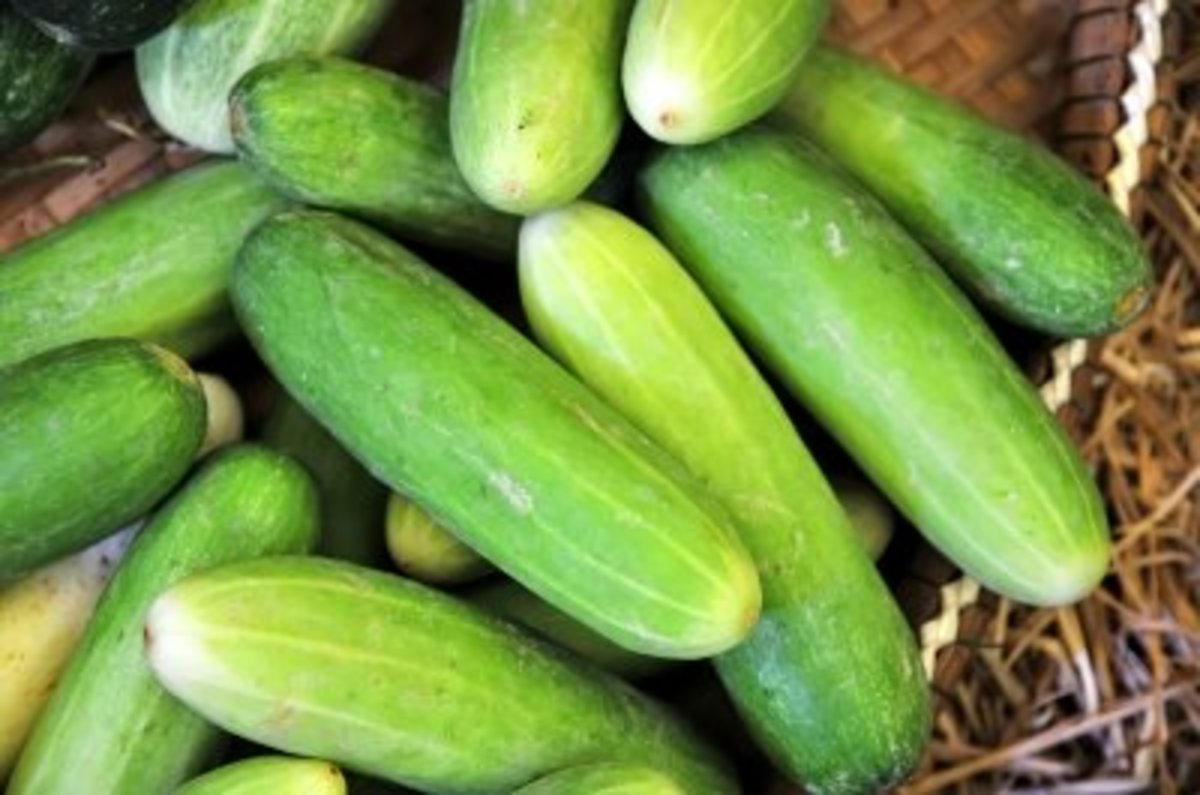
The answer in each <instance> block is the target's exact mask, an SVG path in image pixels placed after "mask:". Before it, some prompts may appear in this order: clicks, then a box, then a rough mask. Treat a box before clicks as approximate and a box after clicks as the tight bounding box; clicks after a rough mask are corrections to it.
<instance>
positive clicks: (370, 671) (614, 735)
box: [145, 557, 737, 795]
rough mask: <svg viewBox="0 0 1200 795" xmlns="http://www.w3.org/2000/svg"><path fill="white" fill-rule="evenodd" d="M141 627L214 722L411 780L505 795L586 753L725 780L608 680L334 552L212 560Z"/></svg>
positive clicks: (177, 688) (679, 734) (707, 785)
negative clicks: (328, 556) (224, 562)
mask: <svg viewBox="0 0 1200 795" xmlns="http://www.w3.org/2000/svg"><path fill="white" fill-rule="evenodd" d="M363 627H369V628H370V630H371V631H369V632H364V631H363ZM145 635H146V655H147V658H148V659H149V661H150V665H151V667H152V668H153V669H154V672H155V674H156V675H157V676H158V678H159V681H161V682H162V683H163V685H164V686H165V687H166V688H167V689H168V690H170V691H171V693H173V694H174V695H175V696H176V697H178V698H179V699H181V700H182V701H183V702H184V703H186V704H188V705H189V706H191V707H192V708H193V709H195V710H197V711H198V712H200V713H201V714H202V715H204V716H206V717H207V718H208V719H209V720H211V721H213V722H214V723H216V724H217V725H219V726H222V727H224V728H225V729H227V730H228V731H231V732H233V733H235V734H238V735H241V736H243V737H246V738H248V739H251V740H253V741H255V742H258V743H261V744H263V745H267V746H269V747H273V748H278V749H280V750H283V751H287V752H289V753H296V754H303V755H307V756H316V757H320V758H322V759H330V760H332V761H334V762H337V763H338V764H341V765H343V766H345V767H346V768H349V769H351V770H355V771H358V772H361V773H366V774H368V775H372V776H378V777H380V778H384V779H388V780H390V781H394V782H396V783H399V784H403V785H406V786H412V787H414V788H416V789H419V790H422V791H428V792H445V793H479V792H510V791H512V790H513V789H514V788H516V787H519V786H521V785H523V784H526V783H528V782H529V781H531V780H533V779H535V778H539V777H541V776H544V775H546V774H548V773H551V772H553V771H555V770H559V769H561V768H563V767H568V766H573V765H579V764H584V763H587V762H592V761H596V760H601V759H602V760H611V761H614V762H627V763H631V764H642V765H654V766H655V767H656V768H657V769H659V770H661V771H663V773H665V774H666V775H669V776H671V777H672V778H674V779H675V780H677V781H678V782H679V783H680V785H681V786H682V787H683V788H684V790H685V791H686V792H688V793H690V795H709V794H710V793H711V795H717V794H718V793H731V792H736V791H737V790H736V786H735V784H734V783H733V781H732V780H731V779H730V778H729V777H728V774H727V772H726V770H725V768H724V764H723V763H722V762H721V760H720V759H719V758H718V757H717V756H716V755H715V754H714V753H713V752H712V750H710V749H709V748H708V747H706V746H705V745H703V744H702V743H701V742H700V741H699V740H698V739H697V738H696V737H695V736H694V735H693V734H692V733H691V732H690V730H689V729H687V728H686V727H685V726H684V724H682V723H681V722H679V721H678V720H677V719H675V718H674V717H673V716H672V715H671V714H670V713H668V712H667V711H666V710H665V709H663V708H662V707H660V706H659V705H657V704H656V703H654V702H652V701H650V700H649V699H648V698H646V697H645V696H643V695H641V694H639V693H637V692H636V691H634V690H633V689H632V688H629V687H628V686H626V685H624V684H623V683H622V682H620V681H619V680H617V679H613V678H611V677H609V676H607V675H605V674H604V673H602V672H600V671H598V670H596V669H593V668H590V667H586V666H583V665H580V664H578V663H576V662H573V661H572V660H570V659H569V658H567V657H565V656H561V655H558V654H556V653H554V651H553V650H552V649H550V648H549V647H547V646H543V645H542V644H539V643H537V642H535V641H533V640H531V639H530V638H529V637H528V636H526V635H524V634H523V633H520V632H517V631H516V630H514V629H513V628H512V627H510V626H508V625H507V624H505V623H503V622H501V621H498V620H496V619H494V618H491V617H489V616H487V615H486V614H484V613H482V612H480V611H479V610H477V609H475V608H473V607H471V606H469V605H466V604H464V603H463V602H461V601H458V600H456V599H453V598H451V597H449V596H446V595H445V594H442V593H440V592H438V591H435V590H433V589H431V588H427V587H425V586H422V585H418V584H417V583H414V582H412V581H409V580H405V579H403V578H401V577H395V576H392V575H387V574H383V573H381V572H377V571H372V570H370V569H364V568H360V567H357V566H353V565H351V564H348V563H342V562H339V561H332V560H325V559H318V558H307V559H306V558H299V557H276V558H264V559H261V560H256V561H242V562H240V563H235V564H232V565H229V566H223V567H220V568H216V569H212V570H210V571H208V572H204V573H202V574H198V575H196V576H195V577H192V578H189V579H188V580H186V581H184V582H182V583H180V584H179V585H177V586H175V587H174V588H172V589H171V590H169V591H167V592H166V593H165V594H164V595H163V596H161V597H159V599H158V600H157V601H156V602H155V604H154V607H153V608H152V609H151V610H150V613H149V616H148V618H147V621H146V628H145Z"/></svg>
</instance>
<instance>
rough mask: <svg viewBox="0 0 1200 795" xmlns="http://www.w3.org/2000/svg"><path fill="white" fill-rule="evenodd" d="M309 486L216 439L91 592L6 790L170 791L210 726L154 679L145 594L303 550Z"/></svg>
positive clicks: (213, 739) (309, 518)
mask: <svg viewBox="0 0 1200 795" xmlns="http://www.w3.org/2000/svg"><path fill="white" fill-rule="evenodd" d="M317 532H318V529H317V505H316V494H315V492H314V490H313V487H312V483H311V481H310V480H309V478H308V476H307V475H306V474H305V473H304V471H303V470H302V469H301V468H300V467H299V465H297V464H295V463H294V462H292V461H291V460H290V459H288V458H286V457H284V456H281V455H279V454H278V453H274V452H272V451H270V450H266V449H265V448H261V447H257V446H254V445H238V446H236V447H231V448H227V449H226V450H223V451H221V452H220V453H217V454H215V455H214V456H212V457H211V458H209V459H208V462H207V463H206V464H205V465H204V466H203V467H202V468H201V469H200V471H199V472H197V474H196V475H195V476H193V478H192V479H191V480H190V481H189V482H188V483H187V484H186V485H185V486H184V488H183V489H182V490H181V491H180V492H178V493H177V494H176V495H175V496H174V497H173V498H172V499H171V501H170V502H168V503H167V504H166V505H165V506H164V507H163V508H162V509H161V510H160V511H159V512H158V513H157V514H155V515H154V517H153V518H152V519H151V520H150V522H149V524H148V525H147V526H146V528H145V529H144V530H143V531H142V532H141V533H140V534H139V535H138V537H137V539H136V540H135V541H134V542H133V545H132V546H131V547H130V549H129V552H128V553H127V554H126V556H125V560H124V562H123V563H122V564H121V567H120V568H119V569H118V570H117V573H116V574H115V575H114V576H113V578H112V581H111V582H110V583H109V585H108V588H107V589H106V590H105V592H104V595H103V596H102V597H101V599H100V603H99V605H98V606H97V608H96V612H95V615H94V616H93V618H92V621H91V623H90V624H89V625H88V628H87V631H86V632H85V633H84V636H83V640H82V642H81V643H80V645H79V648H78V650H77V651H76V652H75V655H74V656H73V657H72V658H71V662H70V664H69V665H68V666H67V670H66V672H65V673H64V674H63V678H62V680H61V681H60V682H59V684H58V687H57V688H56V689H55V691H54V695H52V696H51V697H50V701H49V703H48V704H47V705H46V708H45V710H44V711H43V712H42V715H41V717H40V718H39V719H38V722H37V725H36V726H35V727H34V731H33V734H32V736H31V737H30V738H29V743H28V745H26V747H25V750H24V751H23V752H22V754H21V757H20V759H19V760H18V762H17V768H16V771H15V772H14V773H13V777H12V781H11V782H10V783H9V788H8V795H60V794H61V795H77V793H79V791H80V786H81V782H86V789H87V791H88V792H98V793H99V792H103V793H105V794H106V795H123V794H124V793H128V794H129V795H144V794H145V793H150V792H170V791H171V790H172V789H173V788H174V787H176V786H178V785H179V784H180V783H182V782H183V781H185V780H186V779H188V778H189V777H191V776H193V775H195V774H196V773H197V772H198V771H199V770H201V769H203V768H204V766H205V765H206V764H207V763H208V762H209V761H210V757H211V756H212V755H213V753H214V752H215V751H216V750H217V747H218V744H219V742H220V740H221V733H220V731H219V730H218V729H217V728H216V727H214V726H212V725H210V724H209V723H207V722H206V721H205V720H204V719H202V718H201V717H200V716H199V715H197V714H195V713H194V712H192V711H191V710H189V709H188V708H187V707H185V706H184V705H183V704H181V703H180V702H178V701H177V700H175V699H174V698H172V697H171V695H170V694H169V693H167V692H166V691H165V690H163V689H162V687H161V686H159V684H158V683H157V681H156V680H155V678H154V676H153V675H152V673H151V671H150V669H149V667H148V666H147V665H146V661H145V659H144V657H143V652H142V633H141V630H140V625H141V623H142V621H143V620H144V618H145V615H146V612H147V610H148V609H149V607H150V604H151V602H152V601H153V600H154V599H155V597H157V596H158V594H159V593H161V592H162V591H163V590H165V589H166V588H167V587H169V586H170V585H172V584H173V583H174V582H176V581H177V580H179V579H181V578H183V577H185V576H187V575H189V574H191V573H193V572H196V571H201V570H203V569H207V568H210V567H212V566H215V565H218V564H221V563H224V562H227V561H232V560H238V559H240V558H247V557H254V556H258V555H265V554H272V553H275V554H278V553H289V552H302V551H306V550H308V549H309V548H311V546H312V545H313V543H315V541H316V538H317Z"/></svg>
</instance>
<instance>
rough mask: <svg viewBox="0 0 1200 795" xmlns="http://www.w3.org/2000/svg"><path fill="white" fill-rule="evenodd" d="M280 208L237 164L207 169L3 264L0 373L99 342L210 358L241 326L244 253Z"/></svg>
mask: <svg viewBox="0 0 1200 795" xmlns="http://www.w3.org/2000/svg"><path fill="white" fill-rule="evenodd" d="M284 204H285V202H284V200H283V199H282V198H280V197H278V196H276V195H275V194H274V193H272V192H270V191H269V190H267V189H266V188H265V187H263V186H262V185H261V184H260V183H259V182H258V180H257V179H255V178H254V177H253V176H251V174H250V172H249V171H247V170H246V169H245V168H243V167H242V166H240V165H238V164H236V163H219V164H203V165H199V166H196V167H194V168H191V169H188V170H187V171H185V172H183V173H181V174H178V175H175V176H172V177H168V178H167V179H164V180H161V181H159V182H156V183H154V184H153V185H150V186H149V187H146V188H143V189H141V190H140V191H138V192H137V193H133V194H130V195H128V196H124V197H122V198H120V199H118V200H116V201H115V202H113V203H112V204H109V205H107V206H105V207H101V208H100V209H98V210H96V211H95V212H92V213H90V214H88V215H87V216H85V217H83V218H80V219H78V220H75V221H72V222H71V223H70V224H67V225H66V226H62V227H59V228H58V229H56V230H55V231H53V232H51V233H49V234H47V235H44V236H43V237H40V238H37V239H36V240H33V241H31V242H30V243H27V244H26V245H24V246H22V247H21V248H19V249H17V250H16V251H13V252H11V253H9V254H5V255H3V256H0V306H3V307H4V308H5V311H3V312H0V366H4V365H6V364H10V363H12V362H15V361H18V360H20V359H24V358H25V357H27V356H32V355H34V354H36V353H40V352H42V351H45V350H49V349H51V348H56V347H58V346H60V345H66V344H67V343H70V342H76V341H78V340H82V339H90V338H93V337H136V338H139V339H145V340H149V341H151V342H156V343H159V344H160V345H163V346H165V347H168V348H170V349H171V350H173V351H175V352H176V353H178V354H180V355H181V356H185V357H188V358H191V357H193V356H196V355H199V354H201V353H204V352H205V351H208V350H210V349H211V348H213V347H214V346H215V345H216V344H218V343H219V342H222V341H224V340H225V339H227V338H229V337H231V336H232V335H233V334H234V332H235V330H236V327H235V324H234V322H233V317H232V313H231V312H230V311H229V305H228V301H227V300H226V296H225V287H226V283H227V282H228V280H229V271H230V268H231V266H232V265H233V258H234V254H235V253H236V252H237V249H238V246H240V245H241V242H242V240H243V238H244V237H245V236H246V234H247V233H248V232H249V231H250V230H251V229H253V228H254V227H255V226H256V225H257V224H258V223H259V222H260V221H262V220H263V218H265V217H267V216H268V215H270V214H271V213H273V212H275V211H277V210H279V209H281V208H282V207H283V206H284Z"/></svg>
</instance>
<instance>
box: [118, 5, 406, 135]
mask: <svg viewBox="0 0 1200 795" xmlns="http://www.w3.org/2000/svg"><path fill="white" fill-rule="evenodd" d="M393 4H394V0H354V2H346V0H198V1H197V2H195V3H193V4H192V5H191V6H190V7H189V8H188V9H187V10H186V11H185V12H184V13H183V15H182V16H180V17H179V18H178V19H176V20H175V21H174V22H173V23H172V24H171V26H170V27H168V28H167V29H166V30H164V31H163V32H162V33H159V34H158V35H157V36H155V37H154V38H152V39H150V40H149V41H148V42H146V43H145V44H143V45H142V46H140V47H138V49H137V75H138V84H139V85H140V86H141V89H142V97H143V99H145V100H146V106H147V107H148V108H149V109H150V113H151V115H152V116H154V120H155V121H157V122H158V123H159V124H160V125H162V127H163V129H165V130H166V131H167V132H169V133H170V134H171V135H174V136H175V137H176V138H179V139H180V140H182V141H184V142H186V143H188V144H191V145H192V146H195V147H197V148H199V149H204V150H206V151H209V152H220V153H232V152H233V138H232V137H231V135H230V129H229V92H230V90H231V89H232V88H233V86H234V84H235V83H237V81H238V79H239V78H240V77H241V76H242V75H244V74H245V73H246V72H248V71H249V70H250V69H251V68H253V67H254V66H256V65H258V64H260V63H265V62H267V61H274V60H276V59H279V58H285V57H287V56H289V55H300V54H304V53H310V54H313V55H330V54H343V53H354V52H357V51H358V50H360V49H362V48H363V47H364V46H365V45H366V44H367V43H368V42H369V41H370V39H371V37H372V36H374V35H375V32H376V30H378V28H379V27H380V25H382V24H383V19H384V17H385V16H386V15H387V13H388V12H389V11H390V10H391V9H392V6H393Z"/></svg>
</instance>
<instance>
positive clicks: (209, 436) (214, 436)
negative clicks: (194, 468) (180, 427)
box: [198, 373, 245, 456]
mask: <svg viewBox="0 0 1200 795" xmlns="http://www.w3.org/2000/svg"><path fill="white" fill-rule="evenodd" d="M198 377H199V379H200V387H201V388H202V389H203V390H204V403H205V405H206V406H207V408H208V411H207V412H206V415H205V417H206V419H205V429H204V441H203V442H202V443H201V445H200V453H199V455H201V456H204V455H207V454H208V453H211V452H212V451H213V450H216V449H217V448H218V447H225V446H226V445H231V444H233V443H235V442H240V441H241V440H242V436H243V434H244V431H245V427H244V425H245V416H244V414H243V413H242V401H241V399H240V398H238V396H237V392H234V391H233V387H231V386H230V385H229V382H228V381H226V380H225V379H224V378H222V377H221V376H219V375H210V374H209V373H199V374H198Z"/></svg>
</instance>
